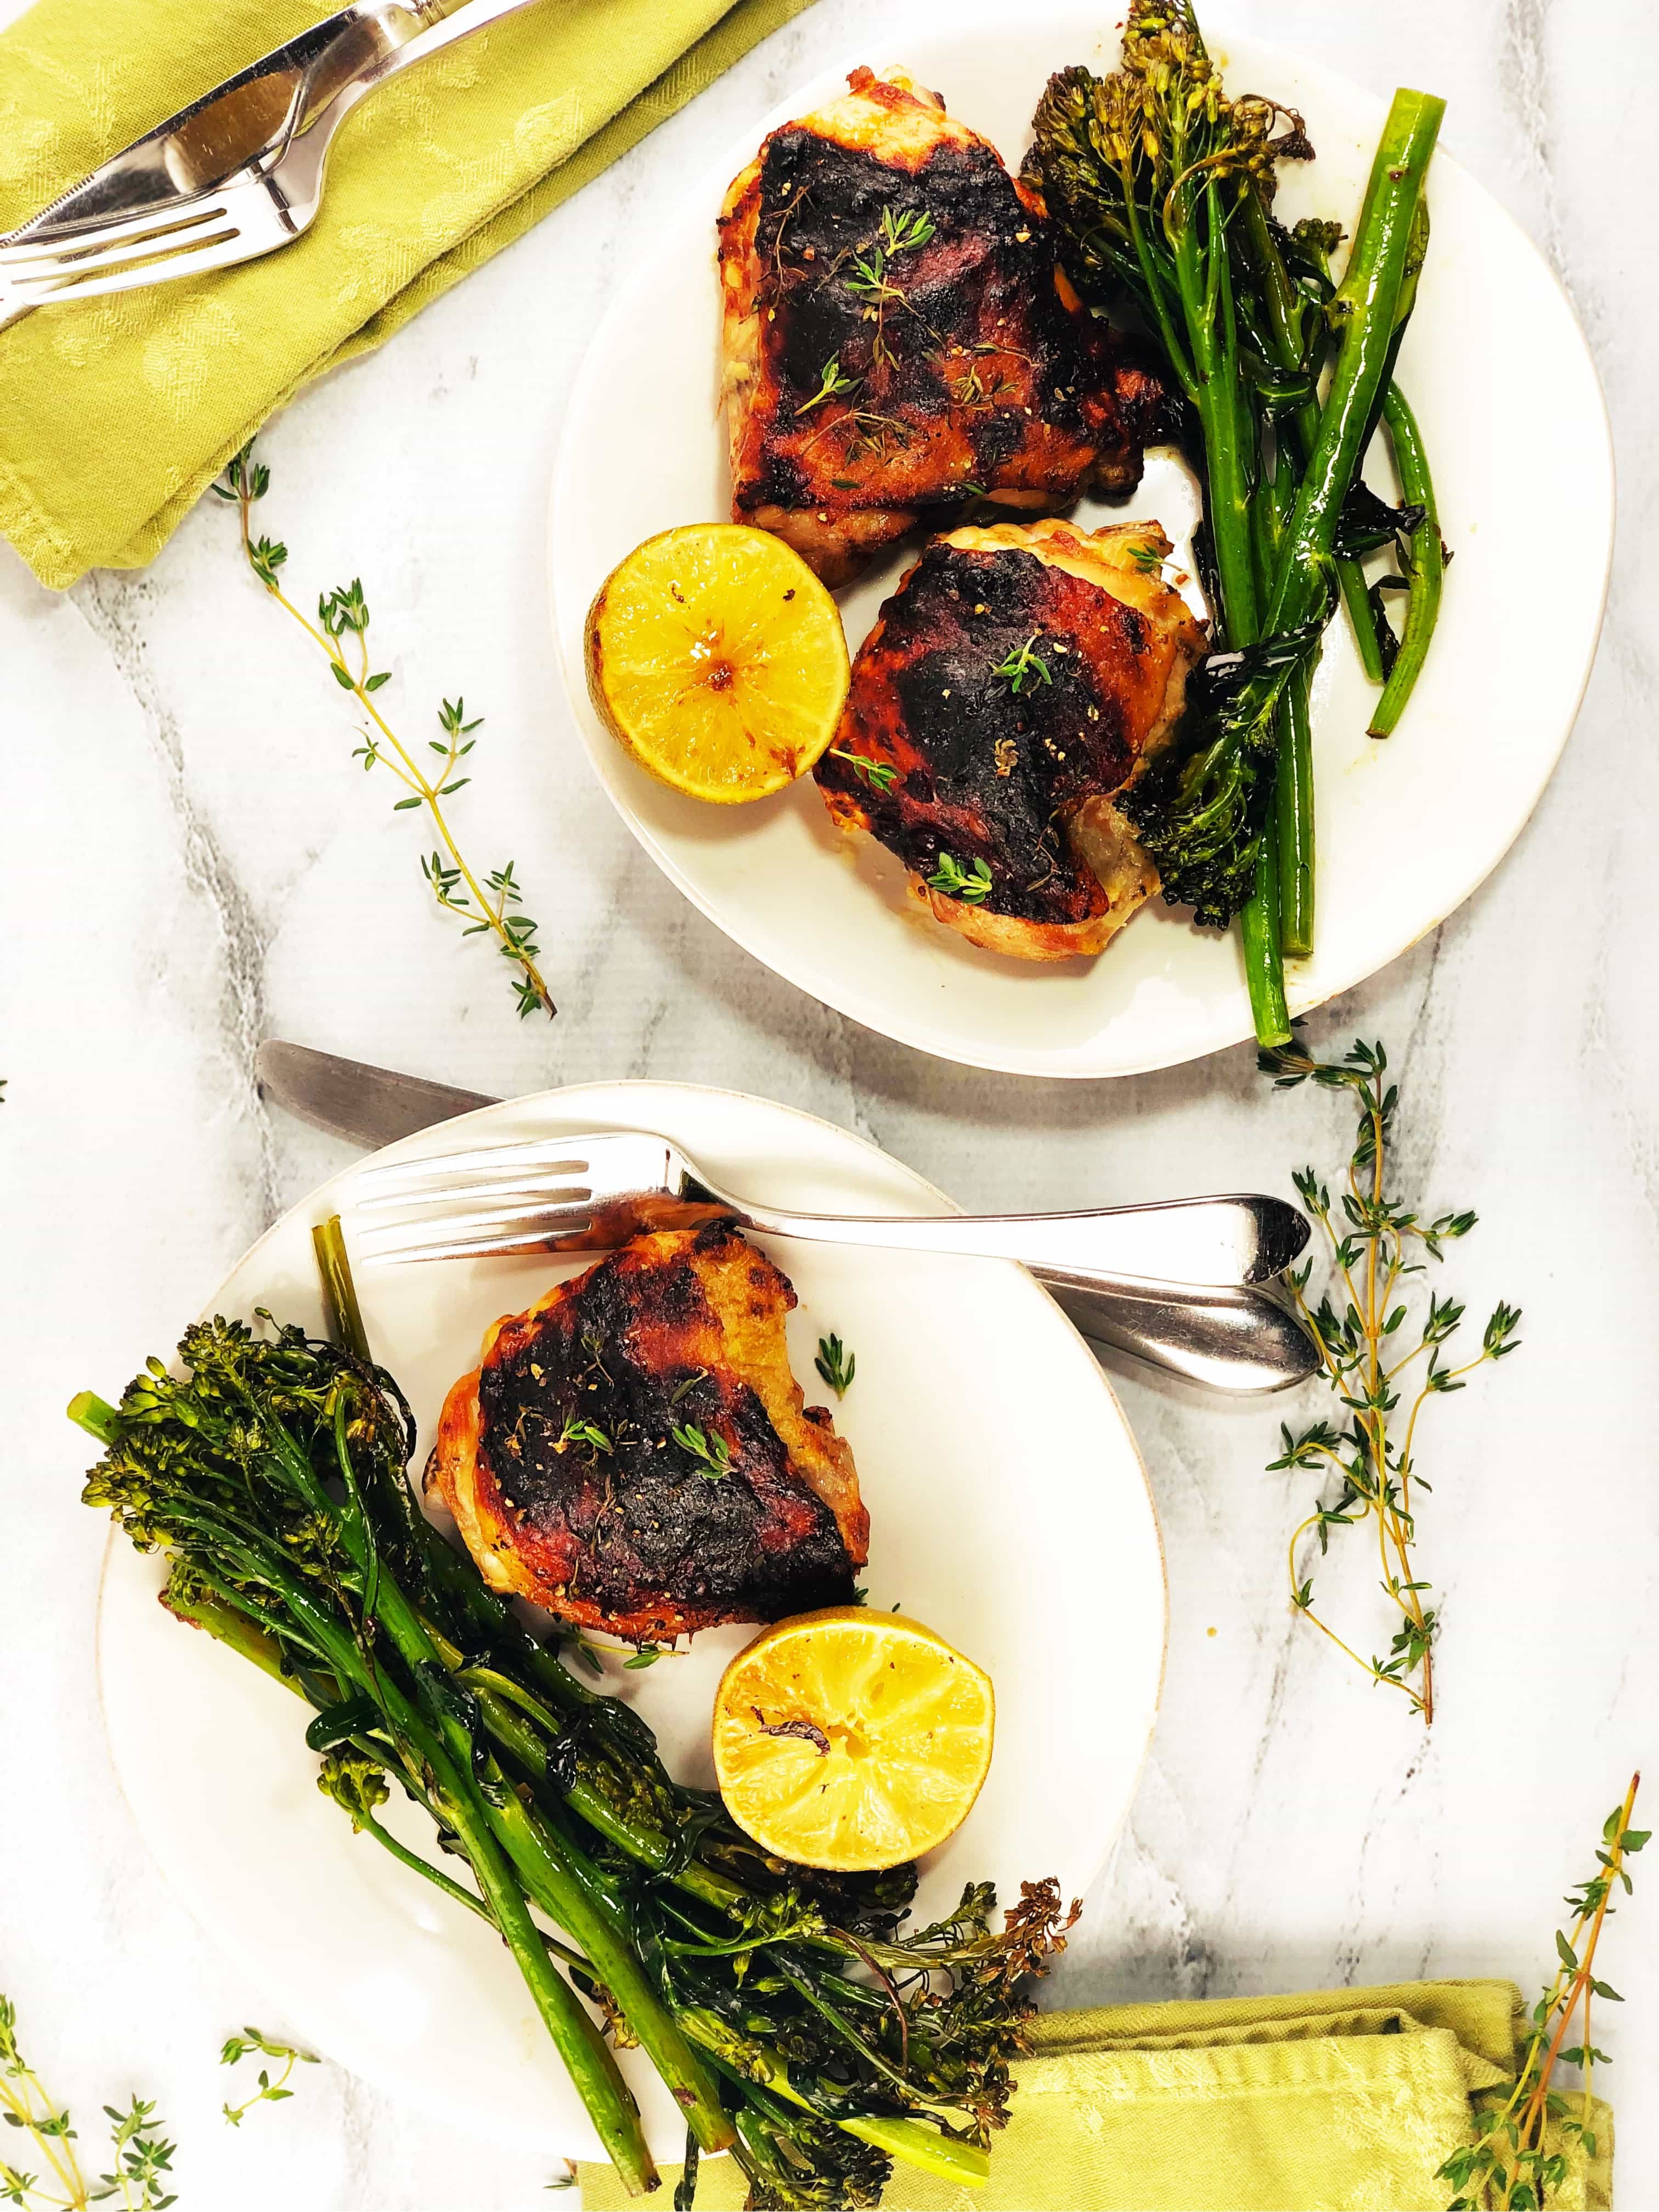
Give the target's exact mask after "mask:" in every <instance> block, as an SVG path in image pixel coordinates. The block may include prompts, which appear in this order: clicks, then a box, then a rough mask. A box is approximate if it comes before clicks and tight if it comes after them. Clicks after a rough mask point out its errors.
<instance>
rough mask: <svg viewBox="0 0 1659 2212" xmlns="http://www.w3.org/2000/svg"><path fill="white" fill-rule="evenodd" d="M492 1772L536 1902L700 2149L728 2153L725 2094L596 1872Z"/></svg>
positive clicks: (502, 1828) (505, 1824)
mask: <svg viewBox="0 0 1659 2212" xmlns="http://www.w3.org/2000/svg"><path fill="white" fill-rule="evenodd" d="M486 1771H487V1773H488V1774H489V1779H490V1780H491V1782H492V1783H499V1784H500V1790H499V1793H498V1794H499V1796H500V1800H501V1802H499V1803H498V1804H496V1805H495V1806H494V1807H493V1808H492V1811H493V1817H494V1824H495V1828H496V1830H497V1832H498V1833H499V1834H500V1836H501V1840H502V1842H503V1843H504V1844H505V1845H506V1846H507V1850H509V1851H510V1852H511V1853H512V1855H513V1864H514V1865H515V1866H516V1867H517V1868H518V1870H519V1872H520V1875H521V1876H522V1877H523V1879H524V1881H525V1886H526V1888H527V1889H528V1891H529V1893H530V1894H531V1896H532V1897H533V1898H534V1899H535V1900H536V1902H537V1903H538V1905H540V1906H541V1908H542V1910H543V1911H544V1912H546V1913H549V1914H550V1916H551V1917H553V1918H554V1919H555V1920H556V1921H557V1922H558V1923H559V1925H560V1926H561V1927H562V1929H564V1930H565V1932H566V1934H567V1935H569V1936H574V1939H575V1941H576V1942H578V1943H579V1944H580V1947H581V1948H582V1950H583V1951H584V1952H585V1953H586V1955H587V1957H588V1958H589V1959H590V1960H592V1972H593V1974H594V1976H595V1977H596V1978H597V1979H598V1980H599V1981H601V1982H603V1983H604V1984H605V1987H606V1989H608V1990H610V1992H611V1996H612V1997H614V1998H615V2000H616V2002H617V2008H618V2009H619V2010H620V2011H621V2012H622V2014H623V2016H624V2018H625V2019H626V2020H627V2021H628V2024H629V2027H630V2028H631V2029H632V2030H633V2032H634V2033H635V2035H637V2036H638V2038H639V2039H640V2041H641V2044H642V2045H644V2047H645V2049H646V2051H647V2052H648V2053H649V2055H650V2057H651V2061H652V2063H653V2065H654V2066H655V2067H656V2069H657V2071H658V2073H659V2074H660V2075H661V2076H662V2078H663V2080H664V2081H665V2082H666V2083H667V2084H668V2087H669V2088H670V2089H671V2091H672V2093H673V2096H674V2101H675V2102H676V2103H677V2104H678V2106H679V2107H680V2109H681V2111H682V2112H684V2115H685V2122H686V2125H687V2126H688V2127H689V2128H690V2130H691V2132H692V2134H693V2135H695V2136H696V2139H697V2142H698V2143H699V2144H700V2145H701V2146H702V2148H703V2149H704V2150H724V2149H725V2148H726V2146H727V2145H728V2144H729V2143H730V2142H732V2136H733V2134H734V2132H735V2131H734V2130H733V2128H732V2122H731V2120H730V2118H728V2116H727V2114H726V2108H725V2106H723V2105H722V2104H721V2103H720V2093H719V2092H718V2091H717V2090H716V2088H715V2087H714V2082H713V2081H711V2080H710V2079H709V2076H708V2072H707V2070H706V2069H705V2068H704V2066H703V2064H702V2060H701V2059H700V2058H699V2057H697V2055H696V2052H695V2051H693V2050H692V2048H691V2046H690V2044H689V2043H688V2042H687V2041H686V2039H685V2038H684V2035H683V2034H682V2033H680V2030H679V2028H678V2026H677V2025H676V2024H675V2021H674V2018H673V2015H671V2013H670V2012H669V2010H668V2008H667V2007H666V2006H665V2004H664V2003H663V2002H662V1999H661V1997H660V1996H659V1994H658V1991H657V1990H656V1988H655V1986H654V1985H653V1983H652V1982H651V1980H650V1978H648V1976H647V1973H646V1972H645V1969H644V1967H643V1966H641V1964H640V1962H639V1960H638V1959H637V1958H636V1957H635V1954H634V1952H633V1950H632V1949H631V1948H629V1945H628V1943H627V1942H626V1941H625V1940H624V1938H623V1934H622V1931H621V1930H620V1929H618V1928H617V1927H616V1926H615V1925H614V1924H613V1923H612V1920H611V1915H610V1914H609V1912H608V1911H606V1910H605V1907H604V1906H603V1905H600V1904H599V1903H598V1902H597V1893H598V1892H599V1888H600V1887H601V1885H600V1882H599V1875H598V1872H597V1870H596V1869H586V1868H585V1866H584V1864H583V1862H582V1858H581V1854H580V1852H579V1851H578V1850H576V1848H575V1847H574V1845H573V1844H569V1843H568V1842H567V1840H566V1839H565V1838H563V1837H562V1836H559V1835H557V1834H556V1832H554V1830H553V1829H552V1828H551V1827H550V1826H548V1824H547V1823H546V1822H545V1821H543V1820H537V1819H536V1818H535V1816H534V1814H532V1812H531V1810H530V1808H529V1807H528V1806H526V1803H525V1802H524V1801H523V1799H522V1798H521V1797H520V1796H519V1795H518V1793H517V1792H516V1791H515V1790H513V1788H512V1786H511V1784H509V1783H508V1782H507V1778H506V1777H505V1776H504V1775H502V1773H501V1769H500V1767H499V1766H497V1765H495V1761H494V1759H491V1760H490V1761H489V1767H488V1769H487V1770H486ZM494 1794H497V1793H495V1792H493V1791H492V1795H494Z"/></svg>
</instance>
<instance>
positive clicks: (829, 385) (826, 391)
mask: <svg viewBox="0 0 1659 2212" xmlns="http://www.w3.org/2000/svg"><path fill="white" fill-rule="evenodd" d="M862 381H863V379H862V378H861V377H857V376H843V375H842V373H841V356H840V355H839V354H831V355H830V356H829V360H828V361H826V362H824V364H823V368H822V369H821V370H820V371H819V373H818V388H817V391H816V392H814V393H813V394H812V397H811V398H810V399H808V400H806V401H805V402H804V403H803V404H801V405H800V406H799V407H797V408H796V410H795V414H796V416H797V418H799V416H802V415H810V414H811V411H812V410H813V409H814V408H815V407H821V406H823V403H824V401H825V400H826V399H838V398H840V397H841V395H842V392H856V391H857V390H858V388H859V386H860V383H862Z"/></svg>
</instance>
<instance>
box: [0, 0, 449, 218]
mask: <svg viewBox="0 0 1659 2212" xmlns="http://www.w3.org/2000/svg"><path fill="white" fill-rule="evenodd" d="M434 14H435V6H434V0H353V4H351V5H350V6H349V7H345V8H342V9H339V11H338V12H337V14H335V15H330V16H328V17H326V18H325V21H322V22H320V23H316V24H313V27H311V29H310V30H308V31H302V32H301V33H300V35H299V36H298V37H297V38H295V39H290V40H289V42H288V44H287V45H286V46H275V47H273V48H272V49H271V51H270V53H268V54H265V55H264V56H262V57H261V58H260V59H259V60H258V61H256V62H251V63H250V64H248V66H247V68H246V69H245V70H238V71H237V73H236V75H235V76H232V77H228V78H227V79H226V80H225V82H223V83H222V84H219V85H216V86H215V87H214V88H212V90H211V91H210V92H205V93H204V94H202V95H201V97H200V98H199V99H197V100H191V102H190V104H189V105H188V106H185V107H181V108H180V109H179V112H178V113H177V114H176V115H170V116H168V118H167V120H166V121H165V122H163V123H158V124H157V125H155V129H154V130H152V131H146V132H145V134H144V136H143V137H142V138H139V139H137V140H135V141H134V143H132V144H131V146H129V147H127V148H126V149H125V151H123V152H122V153H119V154H116V155H112V157H111V158H110V160H108V161H106V162H104V163H103V164H102V165H101V166H100V167H98V168H96V169H94V171H93V173H92V174H91V175H90V176H89V177H85V178H82V180H81V182H80V183H79V184H77V185H71V186H70V189H69V190H68V191H66V192H64V193H61V194H60V195H59V196H58V198H57V199H55V200H53V201H52V203H51V204H50V205H49V206H47V207H44V208H42V209H41V210H40V213H39V214H38V215H33V216H30V217H29V219H28V221H27V222H25V223H22V224H21V225H20V226H19V227H18V228H16V229H15V230H14V231H11V232H9V233H8V234H6V242H7V243H8V244H21V243H22V242H23V241H24V240H33V239H40V240H49V239H51V238H53V237H56V236H57V235H58V234H60V233H62V232H64V231H79V230H83V229H85V228H88V226H94V225H97V224H99V223H105V222H118V221H119V220H121V219H123V218H125V217H126V216H137V215H146V214H151V213H161V212H165V211H167V210H171V209H173V208H174V207H175V206H177V205H178V204H179V203H181V202H184V201H186V200H190V199H192V198H195V197H197V196H198V195H199V194H201V193H203V192H208V191H216V190H217V188H218V187H219V186H220V185H222V184H224V183H225V182H226V180H227V179H229V178H230V177H233V176H234V175H235V173H237V171H238V170H239V169H243V168H246V167H248V166H249V164H250V163H252V162H253V161H258V159H259V158H260V157H261V156H262V155H275V154H276V153H279V152H280V151H281V150H282V149H283V146H285V145H286V144H287V143H288V141H289V138H290V137H293V135H294V134H295V131H300V130H302V129H303V128H304V126H305V124H306V122H307V119H308V118H309V117H310V116H311V115H313V114H314V113H315V112H316V111H317V110H318V109H319V107H320V106H323V105H324V104H325V102H326V101H327V100H330V99H331V98H332V97H333V94H334V93H335V92H336V91H337V89H338V88H339V87H340V86H341V85H343V84H344V83H345V82H347V81H348V80H349V78H351V77H353V76H356V75H357V73H358V72H359V70H362V68H363V67H364V65H365V64H367V63H368V62H369V61H371V60H373V59H374V58H376V56H377V55H379V54H380V53H383V52H389V51H390V50H392V48H395V47H397V46H402V45H404V43H405V42H406V41H407V40H410V39H412V38H415V37H417V36H418V35H419V33H421V32H422V30H424V29H425V28H427V27H428V25H429V23H430V22H431V21H432V20H433V16H434Z"/></svg>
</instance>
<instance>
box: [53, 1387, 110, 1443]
mask: <svg viewBox="0 0 1659 2212" xmlns="http://www.w3.org/2000/svg"><path fill="white" fill-rule="evenodd" d="M66 1410H67V1411H68V1413H69V1417H70V1420H72V1421H73V1422H74V1423H75V1425H76V1427H77V1428H81V1429H84V1430H85V1431H86V1432H87V1434H88V1436H89V1437H97V1439H98V1441H99V1443H100V1444H104V1445H110V1444H112V1443H114V1442H115V1435H116V1429H117V1425H118V1423H119V1421H120V1419H121V1416H120V1414H119V1413H118V1411H117V1410H116V1408H115V1407H113V1406H112V1405H111V1403H110V1402H109V1400H108V1399H107V1398H100V1396H99V1395H98V1393H97V1392H96V1391H95V1390H77V1391H76V1394H75V1395H74V1397H72V1398H71V1399H70V1401H69V1406H68V1407H67V1409H66Z"/></svg>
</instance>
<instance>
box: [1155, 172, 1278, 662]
mask: <svg viewBox="0 0 1659 2212" xmlns="http://www.w3.org/2000/svg"><path fill="white" fill-rule="evenodd" d="M1200 213H1201V216H1202V218H1203V222H1204V227H1205V229H1206V232H1207V240H1206V241H1205V243H1204V244H1203V245H1200V238H1199V234H1198V233H1199V222H1200ZM1170 246H1171V248H1172V251H1173V252H1174V256H1175V265H1176V277H1177V280H1178V282H1179V283H1180V286H1181V298H1182V310H1183V313H1184V317H1185V320H1186V324H1187V335H1188V343H1189V344H1190V346H1191V349H1192V360H1193V368H1194V385H1195V390H1194V402H1193V404H1194V407H1195V408H1196V410H1197V411H1198V416H1199V421H1200V423H1201V425H1202V426H1203V431H1204V472H1205V477H1206V498H1205V522H1206V526H1207V528H1208V531H1209V534H1210V544H1211V546H1212V550H1213V553H1214V558H1215V569H1216V579H1217V582H1218V586H1219V587H1220V596H1221V605H1220V606H1219V608H1218V610H1217V612H1218V615H1219V617H1220V625H1219V626H1220V629H1221V633H1222V637H1223V641H1224V642H1225V644H1226V645H1228V646H1230V647H1238V646H1243V645H1254V644H1255V641H1256V640H1257V638H1258V637H1259V636H1260V635H1261V629H1260V615H1259V610H1258V606H1257V602H1256V590H1255V560H1254V557H1253V555H1252V550H1251V544H1250V490H1249V485H1250V476H1251V472H1252V464H1253V461H1254V459H1255V454H1254V441H1253V439H1252V438H1251V437H1250V435H1249V432H1248V431H1247V429H1246V428H1245V416H1244V413H1243V397H1244V393H1243V378H1242V376H1241V374H1240V370H1239V361H1238V333H1237V328H1236V327H1235V323H1234V315H1233V296H1232V281H1231V273H1230V271H1229V270H1228V265H1227V238H1226V221H1225V216H1224V215H1223V212H1222V208H1221V192H1220V187H1219V186H1218V185H1217V184H1215V182H1214V181H1213V180H1211V181H1210V182H1208V183H1206V185H1205V186H1204V188H1203V191H1202V192H1201V193H1200V194H1199V195H1198V196H1197V197H1195V198H1194V202H1193V204H1192V206H1191V208H1190V210H1189V213H1188V219H1187V220H1185V221H1184V222H1182V223H1181V224H1180V226H1179V228H1178V229H1177V230H1176V234H1175V236H1174V237H1172V238H1171V240H1170Z"/></svg>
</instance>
